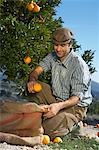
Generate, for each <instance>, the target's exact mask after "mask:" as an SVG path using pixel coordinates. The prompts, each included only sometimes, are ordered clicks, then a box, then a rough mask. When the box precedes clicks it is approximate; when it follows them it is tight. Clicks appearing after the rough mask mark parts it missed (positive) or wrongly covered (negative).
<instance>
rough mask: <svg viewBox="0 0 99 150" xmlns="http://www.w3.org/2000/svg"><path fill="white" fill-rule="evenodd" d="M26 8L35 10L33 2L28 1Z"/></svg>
mask: <svg viewBox="0 0 99 150" xmlns="http://www.w3.org/2000/svg"><path fill="white" fill-rule="evenodd" d="M26 8H27V9H28V10H29V11H32V10H33V8H34V4H33V3H32V2H31V3H28V4H27V5H26Z"/></svg>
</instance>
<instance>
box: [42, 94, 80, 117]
mask: <svg viewBox="0 0 99 150" xmlns="http://www.w3.org/2000/svg"><path fill="white" fill-rule="evenodd" d="M78 102H79V97H78V96H71V97H70V98H69V99H68V100H66V101H62V102H58V103H53V104H50V105H49V106H48V109H49V111H48V112H47V113H46V114H44V116H45V118H51V117H53V116H55V115H56V114H57V113H58V112H59V111H60V110H61V109H64V108H69V107H72V106H75V105H77V104H78Z"/></svg>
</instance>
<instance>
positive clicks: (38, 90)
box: [33, 83, 42, 92]
mask: <svg viewBox="0 0 99 150" xmlns="http://www.w3.org/2000/svg"><path fill="white" fill-rule="evenodd" d="M33 90H34V91H35V92H40V91H41V90H42V86H41V84H39V83H35V84H34V87H33Z"/></svg>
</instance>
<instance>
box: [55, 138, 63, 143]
mask: <svg viewBox="0 0 99 150" xmlns="http://www.w3.org/2000/svg"><path fill="white" fill-rule="evenodd" d="M53 142H54V143H62V142H63V140H62V139H61V138H60V137H56V138H55V139H54V140H53Z"/></svg>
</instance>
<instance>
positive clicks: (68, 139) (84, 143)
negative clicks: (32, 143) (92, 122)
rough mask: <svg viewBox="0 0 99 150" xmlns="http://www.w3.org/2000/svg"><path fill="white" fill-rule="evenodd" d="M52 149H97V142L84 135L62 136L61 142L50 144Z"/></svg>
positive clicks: (98, 148) (98, 145)
mask: <svg viewBox="0 0 99 150" xmlns="http://www.w3.org/2000/svg"><path fill="white" fill-rule="evenodd" d="M49 146H50V147H51V148H52V149H53V150H99V143H98V142H96V141H95V139H89V138H85V137H79V136H78V137H72V136H71V135H68V136H65V137H64V138H63V143H60V144H50V145H49Z"/></svg>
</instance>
